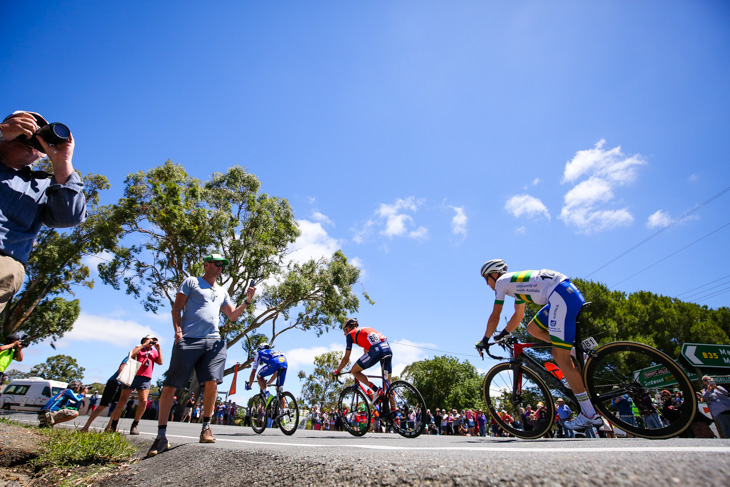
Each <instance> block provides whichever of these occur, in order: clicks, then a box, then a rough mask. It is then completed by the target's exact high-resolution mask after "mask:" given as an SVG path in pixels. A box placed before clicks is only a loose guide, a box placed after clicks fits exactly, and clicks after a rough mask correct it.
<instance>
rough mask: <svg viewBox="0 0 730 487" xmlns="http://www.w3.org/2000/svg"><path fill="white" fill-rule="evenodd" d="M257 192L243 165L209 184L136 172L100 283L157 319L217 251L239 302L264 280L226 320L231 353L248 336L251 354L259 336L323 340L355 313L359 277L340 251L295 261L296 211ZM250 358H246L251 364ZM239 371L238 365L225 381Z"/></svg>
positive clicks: (176, 168) (173, 167)
mask: <svg viewBox="0 0 730 487" xmlns="http://www.w3.org/2000/svg"><path fill="white" fill-rule="evenodd" d="M260 187H261V183H260V182H259V180H258V179H257V178H256V176H255V175H253V174H250V173H248V172H247V171H246V170H245V169H243V168H242V167H239V166H235V167H232V168H229V169H228V171H226V172H225V173H224V174H220V173H215V174H213V175H212V176H211V178H210V179H209V180H208V181H200V180H198V179H196V178H193V177H190V176H189V175H188V174H187V173H186V172H185V170H184V168H183V167H182V166H180V165H177V164H174V163H172V162H171V161H167V162H166V163H164V164H163V165H161V166H159V167H156V168H153V169H151V170H149V171H147V172H137V173H134V174H130V175H129V176H128V177H127V179H126V180H125V191H124V197H123V198H122V199H121V200H120V201H119V203H118V205H116V210H115V212H114V215H113V220H114V221H115V222H117V223H118V225H119V229H120V236H121V237H122V240H121V242H122V243H120V244H119V245H117V246H115V247H114V248H113V249H112V252H113V254H114V257H113V259H112V260H111V262H109V263H105V264H102V265H100V266H99V273H100V277H101V278H102V279H103V281H104V282H106V283H108V284H110V285H112V286H113V287H114V288H116V289H122V288H123V289H125V291H126V292H127V293H128V294H130V295H132V296H134V297H135V298H136V299H138V300H139V301H141V302H142V304H143V306H144V307H145V309H146V310H148V311H154V312H156V311H158V310H159V308H160V307H161V306H169V307H171V306H172V303H173V302H174V300H175V294H176V292H177V289H178V287H179V285H180V283H181V282H182V281H183V280H184V279H185V278H186V277H188V276H199V275H202V273H203V266H202V260H203V257H204V256H205V255H207V254H209V253H211V252H219V253H222V254H223V255H225V256H226V258H227V259H229V260H230V262H231V266H230V267H229V268H227V269H226V273H225V274H224V277H223V280H222V282H221V285H222V286H224V287H226V288H227V289H228V293H229V294H230V295H231V298H232V299H233V301H234V302H235V303H240V302H242V301H243V299H244V297H245V292H246V289H247V287H248V282H249V281H250V280H252V279H253V280H255V281H256V282H257V283H263V286H258V287H259V290H257V294H256V298H255V306H250V307H249V308H248V310H247V311H246V312H245V313H244V314H243V315H242V316H241V318H240V319H239V320H238V321H237V322H235V323H233V322H230V321H228V320H227V319H226V318H225V316H223V315H221V327H220V330H221V334H222V336H223V337H224V338H225V340H226V342H227V344H228V347H229V348H230V347H231V346H232V345H234V344H236V343H237V342H239V341H241V340H244V339H246V340H244V342H243V344H242V345H243V348H244V350H246V351H247V352H250V348H251V343H253V342H252V340H251V338H255V339H256V340H260V339H261V338H260V336H259V335H263V336H265V337H266V340H267V341H268V342H270V343H272V342H274V340H275V339H276V337H278V336H279V335H280V334H281V333H284V332H286V331H288V330H291V329H294V328H296V329H300V330H313V331H314V332H316V333H317V334H321V333H323V332H324V331H326V330H327V329H329V328H330V327H333V326H336V325H337V324H338V323H339V321H340V320H341V319H342V318H343V317H344V316H345V315H346V314H348V313H350V312H354V311H356V310H357V309H358V306H359V301H358V298H357V296H356V295H355V294H354V293H353V290H352V286H353V285H354V284H355V283H356V282H357V280H358V277H359V270H358V269H357V268H356V267H355V266H353V265H352V264H350V263H349V262H348V260H347V257H345V255H344V254H343V253H342V252H341V251H337V252H335V253H334V254H333V255H332V256H331V257H329V258H321V259H318V260H309V261H307V262H304V263H297V262H294V261H291V260H290V259H289V258H288V254H289V248H290V246H291V244H292V243H293V242H294V241H295V240H296V238H297V237H298V236H299V234H300V232H299V229H298V227H297V224H296V221H295V220H294V215H293V212H292V209H291V207H290V205H289V203H288V201H287V200H285V199H282V198H278V197H275V196H269V195H267V194H265V193H261V192H260ZM262 287H263V289H262ZM264 325H266V326H267V328H266V329H262V328H261V327H262V326H264ZM269 326H270V327H271V328H270V329H269V328H268V327H269ZM253 335H256V337H253ZM251 361H252V358H251V356H250V354H249V357H248V360H247V361H246V362H245V363H244V364H243V365H244V367H246V366H248V365H249V364H250V363H251ZM232 371H233V366H231V367H230V368H229V369H227V370H226V374H229V373H231V372H232Z"/></svg>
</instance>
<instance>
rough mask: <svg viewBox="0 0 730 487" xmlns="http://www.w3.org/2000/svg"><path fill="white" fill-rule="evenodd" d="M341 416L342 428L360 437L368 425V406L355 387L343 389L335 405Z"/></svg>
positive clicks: (366, 400) (362, 395)
mask: <svg viewBox="0 0 730 487" xmlns="http://www.w3.org/2000/svg"><path fill="white" fill-rule="evenodd" d="M337 406H338V407H339V409H340V414H341V415H342V426H343V427H344V428H345V430H346V431H347V432H348V433H350V434H351V435H354V436H362V435H364V434H365V433H367V431H368V426H369V425H370V404H369V403H368V399H367V397H365V394H363V393H362V391H361V390H360V389H359V388H358V387H357V386H350V387H345V389H344V390H343V391H342V392H341V393H340V400H339V401H338V403H337Z"/></svg>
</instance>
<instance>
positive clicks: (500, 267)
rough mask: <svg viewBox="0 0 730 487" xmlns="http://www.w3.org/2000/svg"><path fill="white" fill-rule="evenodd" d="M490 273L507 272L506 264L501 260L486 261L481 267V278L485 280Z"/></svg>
mask: <svg viewBox="0 0 730 487" xmlns="http://www.w3.org/2000/svg"><path fill="white" fill-rule="evenodd" d="M492 272H498V273H499V274H504V273H505V272H507V264H505V262H504V261H503V260H502V259H492V260H488V261H486V262H485V263H484V265H483V266H482V277H484V278H486V277H487V276H488V275H489V274H491V273H492Z"/></svg>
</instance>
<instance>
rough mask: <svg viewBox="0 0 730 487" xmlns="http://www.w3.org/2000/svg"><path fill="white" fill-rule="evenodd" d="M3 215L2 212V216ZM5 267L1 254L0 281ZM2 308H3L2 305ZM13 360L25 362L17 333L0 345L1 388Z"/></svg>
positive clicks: (0, 287)
mask: <svg viewBox="0 0 730 487" xmlns="http://www.w3.org/2000/svg"><path fill="white" fill-rule="evenodd" d="M0 140H2V139H0ZM1 214H2V211H0V215H1ZM3 265H4V264H3V256H2V254H0V279H2V275H3V274H4V273H5V271H4V270H2V269H1V268H2V266H3ZM24 273H25V272H24ZM3 287H4V285H3V284H2V281H0V301H1V300H2V294H3V293H4V291H3V289H2V288H3ZM8 300H10V298H8ZM0 306H2V304H1V303H0ZM0 312H2V307H0ZM13 360H15V361H16V362H22V361H23V343H22V342H21V341H20V337H18V335H17V334H15V333H11V334H10V335H8V336H7V337H5V345H0V386H1V385H3V383H5V371H6V370H7V368H8V366H9V365H10V362H12V361H13Z"/></svg>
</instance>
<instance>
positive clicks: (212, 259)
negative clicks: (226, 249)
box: [203, 254, 230, 265]
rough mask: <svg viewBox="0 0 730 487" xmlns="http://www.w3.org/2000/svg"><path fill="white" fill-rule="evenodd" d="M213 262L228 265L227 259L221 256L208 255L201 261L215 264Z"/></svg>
mask: <svg viewBox="0 0 730 487" xmlns="http://www.w3.org/2000/svg"><path fill="white" fill-rule="evenodd" d="M215 261H219V262H223V263H224V264H225V265H230V262H229V261H228V259H226V258H225V257H223V256H222V255H221V254H209V255H206V256H205V258H204V259H203V262H215Z"/></svg>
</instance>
